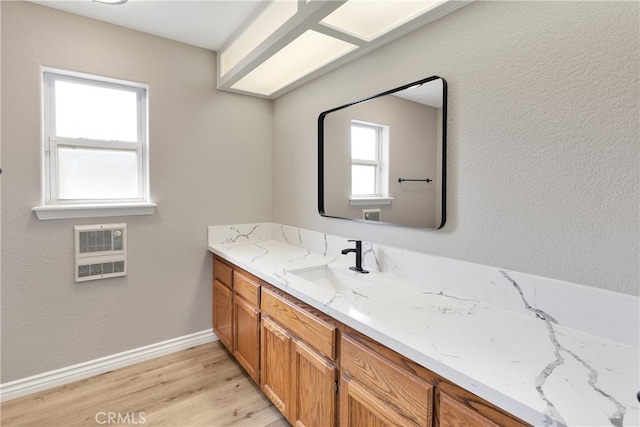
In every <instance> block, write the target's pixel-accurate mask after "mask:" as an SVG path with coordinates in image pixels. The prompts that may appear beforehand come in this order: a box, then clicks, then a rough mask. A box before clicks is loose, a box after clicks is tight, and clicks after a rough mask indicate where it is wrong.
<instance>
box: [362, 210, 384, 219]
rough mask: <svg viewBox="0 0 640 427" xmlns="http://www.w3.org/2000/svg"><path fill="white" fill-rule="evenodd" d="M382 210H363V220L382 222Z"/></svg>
mask: <svg viewBox="0 0 640 427" xmlns="http://www.w3.org/2000/svg"><path fill="white" fill-rule="evenodd" d="M380 214H381V210H380V209H362V219H364V220H366V221H380Z"/></svg>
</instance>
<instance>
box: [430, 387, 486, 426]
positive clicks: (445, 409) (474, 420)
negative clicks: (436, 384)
mask: <svg viewBox="0 0 640 427" xmlns="http://www.w3.org/2000/svg"><path fill="white" fill-rule="evenodd" d="M438 419H439V421H440V423H439V426H440V427H498V424H496V423H494V422H493V421H491V420H489V419H488V418H485V417H483V416H482V415H480V414H479V413H478V412H476V411H474V410H473V409H471V408H468V407H466V406H465V405H463V404H462V403H460V402H458V401H457V400H455V399H453V398H451V397H449V396H448V395H447V394H445V393H443V392H442V391H441V392H440V411H439V416H438Z"/></svg>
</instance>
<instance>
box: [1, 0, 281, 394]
mask: <svg viewBox="0 0 640 427" xmlns="http://www.w3.org/2000/svg"><path fill="white" fill-rule="evenodd" d="M41 65H46V66H50V67H58V68H63V69H69V70H75V71H81V72H86V73H93V74H98V75H105V76H110V77H115V78H120V79H125V80H133V81H139V82H144V83H147V84H148V85H149V138H150V156H151V157H150V183H151V197H152V199H153V201H155V202H157V203H158V209H157V210H156V212H155V214H154V215H153V216H141V217H116V218H94V219H82V220H75V221H74V220H57V221H38V220H37V219H36V218H35V215H34V214H32V212H31V208H32V207H33V206H36V205H37V204H38V203H39V201H40V197H41V193H40V192H41V188H40V158H41V157H40V146H41V145H40V144H41V141H40V120H41V119H40V104H41V101H40V79H41V77H40V66H41ZM215 69H216V64H215V54H214V53H213V52H211V51H207V50H204V49H199V48H195V47H190V46H187V45H184V44H181V43H176V42H172V41H169V40H166V39H162V38H158V37H154V36H150V35H147V34H143V33H139V32H135V31H130V30H126V29H123V28H120V27H116V26H112V25H108V24H104V23H100V22H97V21H93V20H90V19H85V18H81V17H78V16H74V15H70V14H66V13H62V12H59V11H55V10H53V9H50V8H46V7H42V6H38V5H34V4H30V3H23V2H2V156H3V157H2V160H3V162H2V168H3V171H4V172H3V174H2V196H3V197H2V198H3V205H2V247H3V248H4V251H2V264H1V265H2V295H1V303H2V307H1V308H2V337H1V340H2V379H1V382H7V381H12V380H15V379H18V378H22V377H26V376H29V375H34V374H38V373H41V372H45V371H49V370H52V369H56V368H61V367H65V366H68V365H72V364H75V363H79V362H84V361H87V360H91V359H94V358H98V357H104V356H107V355H110V354H113V353H117V352H121V351H125V350H129V349H132V348H137V347H141V346H144V345H148V344H152V343H156V342H159V341H163V340H167V339H170V338H175V337H179V336H182V335H186V334H189V333H194V332H199V331H202V330H205V329H208V328H210V327H211V324H210V318H211V291H210V289H211V284H210V281H211V273H210V267H211V263H210V255H209V254H208V252H207V237H206V227H207V226H208V225H215V224H229V223H240V222H253V221H269V220H270V219H271V133H272V132H271V108H272V106H271V104H272V103H271V102H270V101H265V100H260V99H257V98H251V97H245V96H240V95H234V94H229V93H224V92H220V91H217V90H216V82H215ZM105 222H126V223H127V224H128V232H129V241H128V245H129V248H128V249H129V254H128V260H129V266H128V267H129V271H128V275H127V277H125V278H114V279H105V280H98V281H92V282H87V283H81V284H76V283H74V278H73V271H74V267H73V262H74V261H73V260H74V258H73V226H74V225H78V224H95V223H105Z"/></svg>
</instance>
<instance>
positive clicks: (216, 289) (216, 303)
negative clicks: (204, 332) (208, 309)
mask: <svg viewBox="0 0 640 427" xmlns="http://www.w3.org/2000/svg"><path fill="white" fill-rule="evenodd" d="M213 332H215V333H216V335H217V336H218V338H220V342H222V344H224V346H225V347H227V350H229V351H233V291H231V289H230V288H229V287H227V286H226V285H225V284H223V283H222V282H221V281H219V280H217V279H214V280H213Z"/></svg>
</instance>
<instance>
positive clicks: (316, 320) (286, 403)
mask: <svg viewBox="0 0 640 427" xmlns="http://www.w3.org/2000/svg"><path fill="white" fill-rule="evenodd" d="M213 307H214V310H213V330H214V332H215V333H216V334H217V335H218V336H219V337H220V341H221V342H222V343H223V344H224V345H225V347H226V348H227V349H228V350H229V351H230V352H231V353H232V354H233V356H234V357H235V358H236V360H237V361H238V362H239V363H240V365H242V367H244V369H245V370H246V371H247V373H248V374H249V376H250V377H251V378H252V379H253V380H254V381H255V382H256V383H257V384H258V385H259V386H260V388H261V389H262V391H263V392H264V393H265V395H266V396H267V397H268V398H269V399H270V400H271V401H272V402H273V404H274V405H275V406H276V407H277V408H278V409H279V410H280V412H282V414H283V415H284V416H285V417H286V418H287V420H288V421H289V422H290V423H291V424H292V425H306V426H333V425H343V426H361V425H367V426H374V425H403V426H432V425H434V424H433V422H434V419H435V420H437V421H436V425H439V426H476V425H477V426H497V425H501V426H523V425H526V423H524V422H522V421H520V420H518V419H516V418H515V417H513V416H512V415H510V414H508V413H505V412H504V411H502V410H501V409H500V408H497V407H496V406H495V405H491V404H490V403H488V402H486V401H484V400H483V399H480V398H479V397H478V396H475V395H473V394H472V393H470V392H468V391H466V390H464V389H462V388H460V387H458V386H457V385H456V384H453V383H451V382H450V381H447V380H445V379H444V378H442V377H440V376H438V375H436V374H435V373H433V372H431V371H429V370H428V369H425V368H424V367H422V366H419V365H418V364H416V363H415V362H413V361H412V360H409V359H407V358H406V357H403V356H402V355H400V354H398V353H396V352H394V351H392V350H390V349H389V348H387V347H385V346H384V345H382V344H380V343H379V342H376V341H375V340H372V339H371V338H369V337H367V336H365V335H363V334H361V333H359V332H358V331H356V330H355V329H353V328H349V327H347V326H346V325H344V324H342V323H340V322H338V321H337V320H335V319H333V318H331V317H329V316H327V315H325V314H324V313H322V312H320V311H319V310H316V309H314V308H313V307H311V306H309V305H308V304H305V303H303V302H302V301H300V300H298V299H297V298H294V297H292V296H291V295H289V294H287V293H286V292H284V291H282V290H280V289H278V288H276V287H275V286H272V285H270V284H269V283H268V282H265V281H263V280H261V279H259V278H257V277H255V276H253V275H252V274H250V273H248V272H246V271H244V270H243V269H242V268H240V267H238V266H237V265H234V264H232V263H229V262H228V261H225V260H224V259H222V258H221V257H218V256H216V255H214V256H213ZM338 414H339V415H338Z"/></svg>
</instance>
